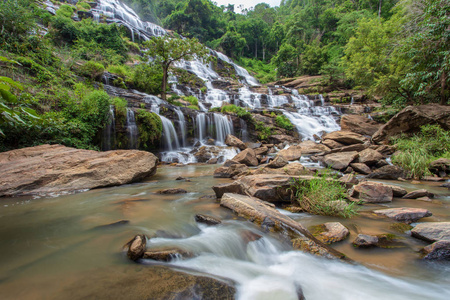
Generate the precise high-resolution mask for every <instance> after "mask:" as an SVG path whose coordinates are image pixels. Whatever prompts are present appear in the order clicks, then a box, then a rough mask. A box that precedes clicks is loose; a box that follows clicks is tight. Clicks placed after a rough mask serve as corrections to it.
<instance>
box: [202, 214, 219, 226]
mask: <svg viewBox="0 0 450 300" xmlns="http://www.w3.org/2000/svg"><path fill="white" fill-rule="evenodd" d="M195 221H196V222H197V223H203V224H206V225H218V224H221V223H222V221H220V220H219V219H216V218H214V217H211V216H207V215H202V214H197V215H195Z"/></svg>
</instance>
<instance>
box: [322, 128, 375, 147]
mask: <svg viewBox="0 0 450 300" xmlns="http://www.w3.org/2000/svg"><path fill="white" fill-rule="evenodd" d="M322 140H333V141H336V142H338V143H341V144H344V145H352V144H364V143H365V142H366V141H367V138H365V137H364V136H362V135H361V134H358V133H354V132H351V131H345V130H339V131H334V132H330V133H327V134H325V135H323V136H322Z"/></svg>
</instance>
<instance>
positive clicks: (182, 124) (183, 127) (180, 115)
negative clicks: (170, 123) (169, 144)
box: [175, 108, 187, 147]
mask: <svg viewBox="0 0 450 300" xmlns="http://www.w3.org/2000/svg"><path fill="white" fill-rule="evenodd" d="M175 113H176V114H177V116H178V126H179V128H180V131H181V143H180V145H181V147H186V136H187V134H186V121H185V119H184V115H183V112H182V111H181V109H179V108H177V109H175Z"/></svg>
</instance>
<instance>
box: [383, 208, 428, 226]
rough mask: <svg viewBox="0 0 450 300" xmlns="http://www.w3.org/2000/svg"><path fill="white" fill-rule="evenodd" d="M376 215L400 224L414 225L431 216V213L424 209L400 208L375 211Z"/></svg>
mask: <svg viewBox="0 0 450 300" xmlns="http://www.w3.org/2000/svg"><path fill="white" fill-rule="evenodd" d="M374 213H376V214H378V215H383V216H386V217H388V218H391V219H394V220H396V221H398V222H405V223H412V222H416V221H417V220H419V219H421V218H425V217H429V216H431V215H432V214H431V212H429V211H428V210H426V209H424V208H411V207H399V208H388V209H379V210H375V211H374Z"/></svg>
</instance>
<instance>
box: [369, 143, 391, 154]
mask: <svg viewBox="0 0 450 300" xmlns="http://www.w3.org/2000/svg"><path fill="white" fill-rule="evenodd" d="M374 146H377V148H376V149H374V150H377V151H378V152H380V153H381V154H383V155H392V154H394V152H395V146H390V145H374Z"/></svg>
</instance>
